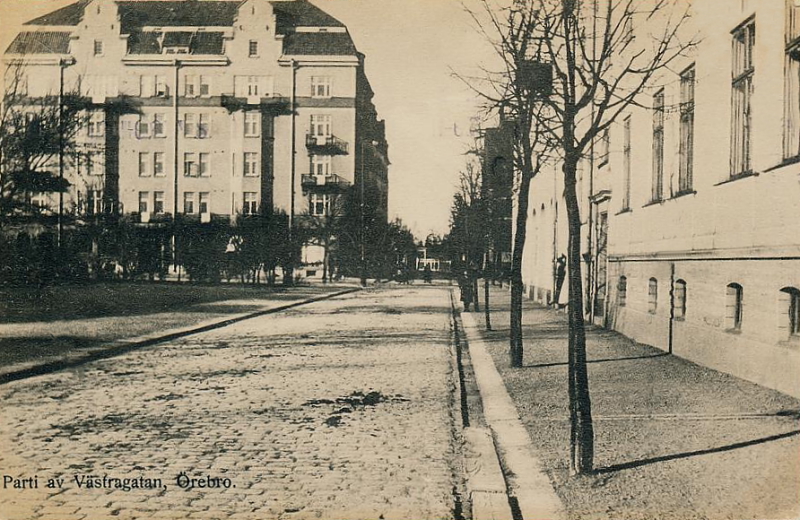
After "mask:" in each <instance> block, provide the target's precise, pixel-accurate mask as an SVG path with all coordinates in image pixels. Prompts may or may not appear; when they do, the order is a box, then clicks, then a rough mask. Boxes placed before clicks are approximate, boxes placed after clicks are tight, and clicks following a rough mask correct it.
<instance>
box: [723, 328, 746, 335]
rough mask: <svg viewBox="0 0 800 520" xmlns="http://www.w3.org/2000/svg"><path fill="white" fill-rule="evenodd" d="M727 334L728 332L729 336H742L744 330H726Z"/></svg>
mask: <svg viewBox="0 0 800 520" xmlns="http://www.w3.org/2000/svg"><path fill="white" fill-rule="evenodd" d="M725 332H727V333H728V334H741V333H742V329H730V328H729V329H725Z"/></svg>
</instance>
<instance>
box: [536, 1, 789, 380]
mask: <svg viewBox="0 0 800 520" xmlns="http://www.w3.org/2000/svg"><path fill="white" fill-rule="evenodd" d="M690 23H691V24H692V26H693V28H694V29H695V30H697V32H698V34H699V36H700V39H699V44H698V45H697V47H696V48H695V49H694V51H693V52H692V53H691V55H688V56H685V57H682V58H680V60H679V61H677V62H675V63H674V64H673V66H671V67H670V71H669V72H668V73H666V74H665V75H664V76H663V77H661V78H658V81H657V82H656V83H657V84H658V86H657V87H655V88H653V89H651V90H649V91H647V92H645V93H644V96H643V98H642V100H641V102H642V104H643V105H644V106H645V107H647V108H633V109H631V110H630V111H629V113H626V114H623V115H622V117H620V118H619V119H618V120H617V121H616V123H615V124H614V125H612V126H611V127H610V128H609V130H608V132H607V133H605V134H603V135H601V136H600V138H599V139H597V141H596V142H595V143H594V147H593V153H592V154H591V157H587V158H586V160H585V161H583V164H582V165H581V169H580V171H579V176H578V177H579V179H578V195H579V199H580V200H581V217H582V219H583V223H584V224H583V239H584V241H583V250H584V255H583V258H584V262H585V263H584V264H583V265H582V269H583V273H584V281H585V287H586V288H587V295H586V296H588V297H587V306H586V309H585V311H586V314H587V315H588V316H590V317H592V318H593V319H594V320H595V322H596V323H598V324H601V325H605V326H608V327H610V328H613V329H615V330H618V331H620V332H622V333H624V334H625V335H627V336H629V337H631V338H633V339H634V340H636V341H639V342H642V343H646V344H649V345H653V346H655V347H657V348H659V349H662V350H664V351H668V352H672V353H674V354H675V355H678V356H681V357H683V358H686V359H688V360H691V361H693V362H696V363H698V364H701V365H704V366H708V367H710V368H713V369H716V370H720V371H723V372H727V373H730V374H733V375H736V376H738V377H741V378H744V379H747V380H750V381H753V382H755V383H758V384H761V385H764V386H767V387H770V388H774V389H777V390H779V391H782V392H784V393H787V394H790V395H794V396H800V234H798V233H797V226H798V222H800V202H799V201H800V181H799V179H800V144H799V143H800V131H799V130H798V129H800V79H798V78H800V53H798V50H797V49H798V45H800V6H798V5H797V3H796V2H794V1H793V0H769V1H759V2H756V1H754V0H743V1H741V2H731V3H730V5H726V8H725V9H724V10H721V9H719V4H718V2H714V1H712V0H694V1H693V2H692V18H691V21H690ZM638 31H641V32H640V33H639V34H637V35H636V37H646V28H645V27H643V28H638V27H637V28H636V29H635V32H634V34H636V32H638ZM542 173H543V175H540V176H539V177H538V178H536V179H535V180H534V182H533V185H532V187H531V206H530V211H531V213H530V220H529V224H528V226H529V227H528V247H526V256H525V262H524V270H525V279H526V282H527V284H528V286H529V292H530V294H531V296H532V297H534V298H537V299H539V300H540V301H542V302H547V303H549V300H550V298H551V297H552V296H551V295H552V294H553V291H554V286H555V276H554V273H555V270H556V260H557V258H558V256H559V255H560V254H562V253H566V243H567V230H566V219H565V217H563V216H561V215H560V214H559V213H560V212H563V209H562V208H564V204H563V198H562V196H561V192H562V190H563V178H562V176H561V172H560V169H559V168H554V169H553V170H552V171H550V172H542ZM565 293H566V287H565V288H564V291H562V298H566V297H567V296H568V295H566V294H565Z"/></svg>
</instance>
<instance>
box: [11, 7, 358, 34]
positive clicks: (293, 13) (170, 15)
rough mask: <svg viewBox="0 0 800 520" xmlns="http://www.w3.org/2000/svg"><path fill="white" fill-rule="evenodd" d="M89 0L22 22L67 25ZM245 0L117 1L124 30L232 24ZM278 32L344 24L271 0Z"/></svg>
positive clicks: (77, 19) (320, 12) (75, 22)
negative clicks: (149, 27) (146, 27)
mask: <svg viewBox="0 0 800 520" xmlns="http://www.w3.org/2000/svg"><path fill="white" fill-rule="evenodd" d="M89 1H90V0H79V1H78V2H75V3H74V4H70V5H68V6H66V7H62V8H61V9H58V10H56V11H53V12H52V13H48V14H46V15H44V16H40V17H39V18H35V19H33V20H31V21H29V22H26V23H25V25H70V26H75V25H78V23H80V21H81V19H82V17H83V9H84V7H85V6H86V4H88V3H89ZM242 3H244V0H150V1H135V0H134V1H131V0H123V1H120V2H117V5H118V6H119V15H120V21H121V25H122V27H121V30H122V33H123V34H129V33H130V32H131V31H133V30H136V29H140V28H142V27H144V26H151V27H176V26H177V27H179V26H194V27H197V26H201V27H232V26H233V24H234V21H235V20H236V15H237V13H238V9H239V6H240V5H241V4H242ZM272 5H273V7H274V9H275V16H276V18H277V28H276V31H277V32H278V33H285V32H287V30H288V29H291V28H292V27H344V24H342V22H340V21H339V20H337V19H336V18H334V17H332V16H331V15H329V14H328V13H326V12H325V11H323V10H322V9H320V8H319V7H317V6H315V5H314V4H312V3H310V2H308V1H306V0H292V1H277V2H272Z"/></svg>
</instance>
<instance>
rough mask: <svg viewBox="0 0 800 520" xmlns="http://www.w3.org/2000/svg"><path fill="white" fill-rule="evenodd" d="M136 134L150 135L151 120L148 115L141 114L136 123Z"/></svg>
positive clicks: (140, 135)
mask: <svg viewBox="0 0 800 520" xmlns="http://www.w3.org/2000/svg"><path fill="white" fill-rule="evenodd" d="M136 135H137V136H138V137H139V138H147V137H150V120H149V119H147V116H145V115H141V116H139V121H138V123H137V125H136Z"/></svg>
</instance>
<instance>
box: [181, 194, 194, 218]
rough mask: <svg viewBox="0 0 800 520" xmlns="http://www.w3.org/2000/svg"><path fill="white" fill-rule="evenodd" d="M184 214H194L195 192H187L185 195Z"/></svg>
mask: <svg viewBox="0 0 800 520" xmlns="http://www.w3.org/2000/svg"><path fill="white" fill-rule="evenodd" d="M183 212H184V213H186V214H187V215H191V214H192V213H194V192H191V191H186V192H184V193H183Z"/></svg>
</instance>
